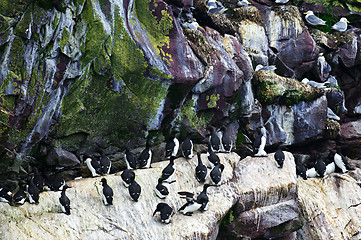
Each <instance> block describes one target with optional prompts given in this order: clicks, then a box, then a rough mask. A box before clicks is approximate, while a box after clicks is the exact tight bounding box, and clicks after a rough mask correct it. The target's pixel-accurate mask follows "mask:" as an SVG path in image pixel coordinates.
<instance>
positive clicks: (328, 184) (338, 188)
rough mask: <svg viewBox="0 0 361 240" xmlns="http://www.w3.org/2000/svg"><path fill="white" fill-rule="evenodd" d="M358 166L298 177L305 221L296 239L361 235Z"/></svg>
mask: <svg viewBox="0 0 361 240" xmlns="http://www.w3.org/2000/svg"><path fill="white" fill-rule="evenodd" d="M360 180H361V170H360V169H357V170H355V171H352V172H349V173H347V174H339V173H333V174H331V175H327V176H326V177H324V178H312V179H307V180H303V179H301V178H298V199H299V206H300V211H301V213H302V217H303V219H304V220H303V222H304V225H303V227H302V229H300V230H299V231H298V232H297V237H298V238H297V239H320V240H328V239H350V240H356V239H361V188H360V183H361V182H360Z"/></svg>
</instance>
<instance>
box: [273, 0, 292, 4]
mask: <svg viewBox="0 0 361 240" xmlns="http://www.w3.org/2000/svg"><path fill="white" fill-rule="evenodd" d="M288 1H289V0H276V1H275V3H280V4H286V3H288Z"/></svg>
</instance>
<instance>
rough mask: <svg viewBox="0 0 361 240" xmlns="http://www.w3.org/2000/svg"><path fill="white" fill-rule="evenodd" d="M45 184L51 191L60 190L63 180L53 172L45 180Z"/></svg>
mask: <svg viewBox="0 0 361 240" xmlns="http://www.w3.org/2000/svg"><path fill="white" fill-rule="evenodd" d="M45 184H46V186H48V187H49V188H50V190H51V191H61V190H63V187H64V186H65V180H64V179H63V178H62V177H61V176H60V175H58V174H54V175H52V176H50V177H48V178H47V179H46V180H45Z"/></svg>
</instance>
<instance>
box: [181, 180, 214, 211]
mask: <svg viewBox="0 0 361 240" xmlns="http://www.w3.org/2000/svg"><path fill="white" fill-rule="evenodd" d="M210 186H214V185H211V184H204V185H203V191H202V192H200V193H199V194H198V196H197V199H194V193H191V192H186V191H183V192H178V194H179V195H181V198H185V199H186V200H187V203H186V204H184V205H183V206H182V207H181V208H180V209H179V211H180V212H181V213H183V214H184V215H188V216H190V215H192V214H193V212H195V211H197V210H199V211H206V210H207V208H208V202H209V198H208V196H207V188H208V187H210Z"/></svg>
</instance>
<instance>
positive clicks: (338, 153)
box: [333, 146, 349, 173]
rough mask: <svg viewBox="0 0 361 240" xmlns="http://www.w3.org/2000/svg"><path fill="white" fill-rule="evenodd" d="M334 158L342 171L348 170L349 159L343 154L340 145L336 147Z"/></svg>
mask: <svg viewBox="0 0 361 240" xmlns="http://www.w3.org/2000/svg"><path fill="white" fill-rule="evenodd" d="M333 160H334V162H335V164H336V166H337V167H339V168H340V169H341V171H342V173H345V172H347V171H348V170H347V168H349V166H348V162H347V159H346V158H345V156H344V155H342V153H341V147H340V146H337V147H336V153H335V155H334V156H333Z"/></svg>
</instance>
